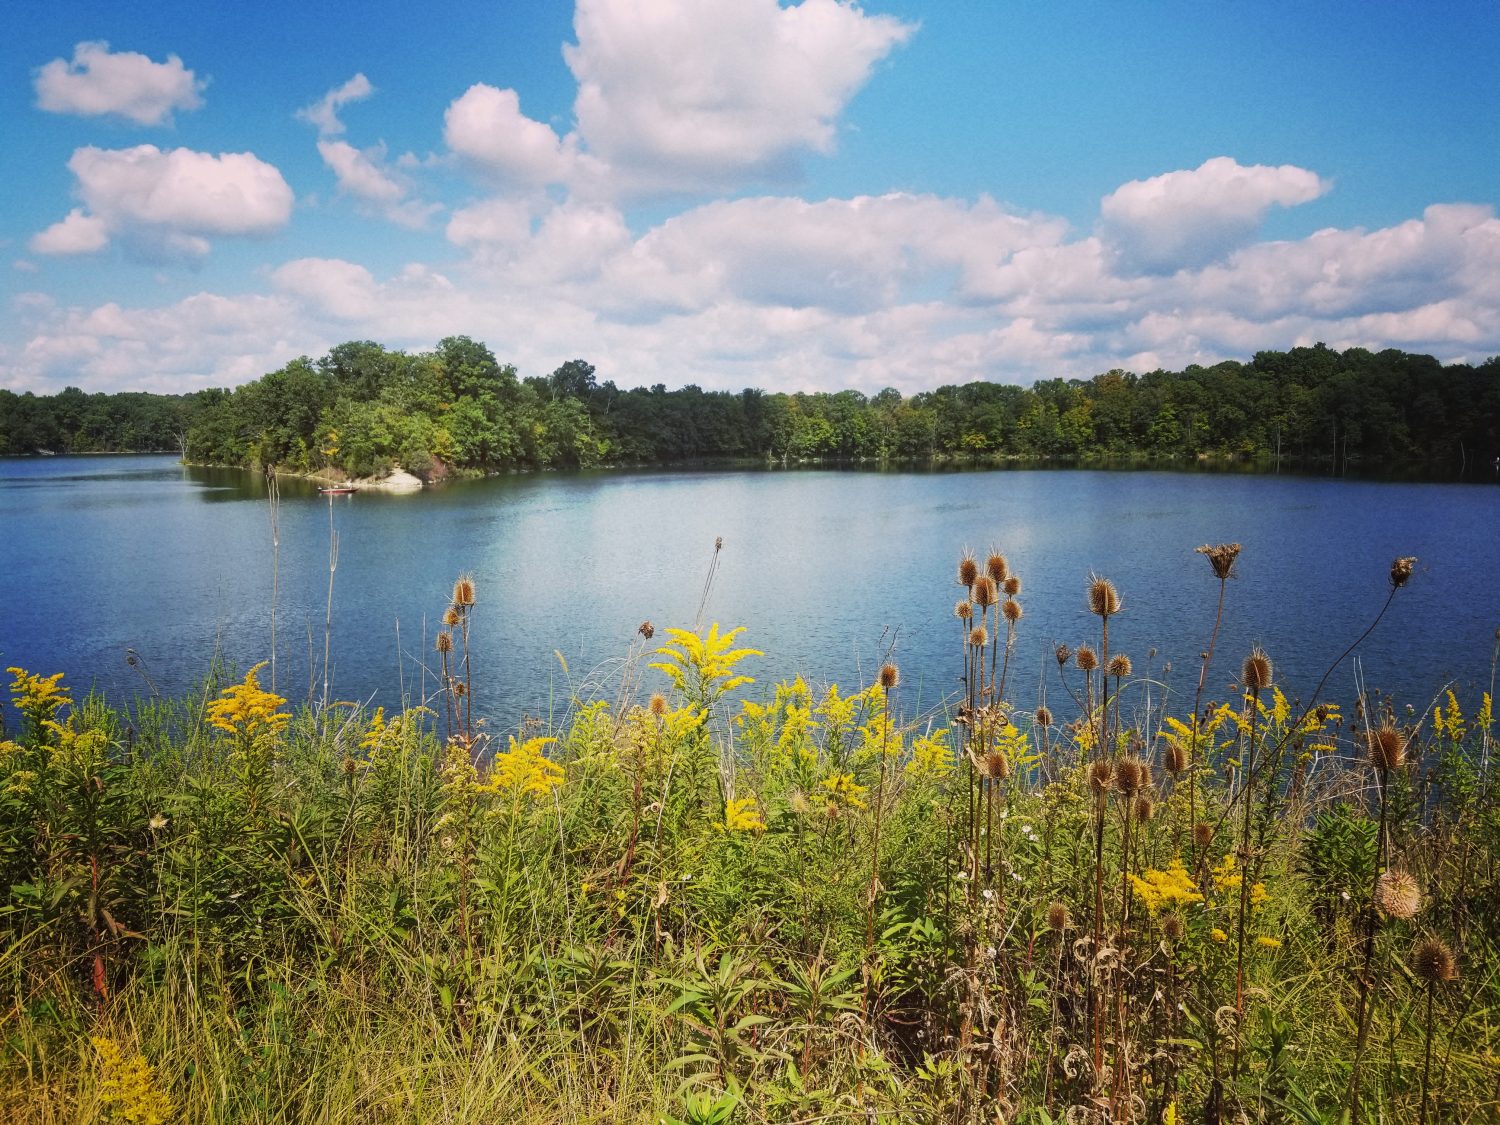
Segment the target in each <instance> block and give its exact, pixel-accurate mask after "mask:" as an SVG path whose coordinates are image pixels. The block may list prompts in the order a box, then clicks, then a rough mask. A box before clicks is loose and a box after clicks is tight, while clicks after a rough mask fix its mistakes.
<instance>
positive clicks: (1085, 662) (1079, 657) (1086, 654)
mask: <svg viewBox="0 0 1500 1125" xmlns="http://www.w3.org/2000/svg"><path fill="white" fill-rule="evenodd" d="M1073 663H1075V664H1077V665H1078V667H1079V668H1081V669H1083V671H1085V672H1092V671H1093V670H1094V669H1095V668H1097V667H1099V654H1098V653H1097V652H1095V651H1094V650H1093V649H1092V648H1091V647H1090V646H1088V645H1079V646H1078V649H1077V651H1076V652H1074V653H1073Z"/></svg>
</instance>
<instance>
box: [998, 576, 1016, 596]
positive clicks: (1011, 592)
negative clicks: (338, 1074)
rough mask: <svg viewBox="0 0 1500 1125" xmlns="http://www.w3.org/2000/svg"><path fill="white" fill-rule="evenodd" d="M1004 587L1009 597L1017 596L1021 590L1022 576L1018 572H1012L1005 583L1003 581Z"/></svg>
mask: <svg viewBox="0 0 1500 1125" xmlns="http://www.w3.org/2000/svg"><path fill="white" fill-rule="evenodd" d="M1002 589H1004V590H1005V593H1006V594H1007V595H1008V596H1009V597H1012V598H1013V597H1015V596H1016V595H1017V594H1019V593H1020V592H1021V576H1020V575H1018V574H1012V575H1011V576H1010V577H1009V578H1007V579H1006V580H1005V581H1004V583H1002Z"/></svg>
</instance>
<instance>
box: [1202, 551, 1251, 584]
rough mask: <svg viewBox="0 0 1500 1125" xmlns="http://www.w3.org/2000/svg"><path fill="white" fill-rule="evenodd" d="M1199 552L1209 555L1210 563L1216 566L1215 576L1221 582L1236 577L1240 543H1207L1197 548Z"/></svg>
mask: <svg viewBox="0 0 1500 1125" xmlns="http://www.w3.org/2000/svg"><path fill="white" fill-rule="evenodd" d="M1197 552H1198V554H1200V555H1206V556H1208V565H1209V566H1211V567H1213V568H1214V577H1215V578H1217V579H1218V580H1219V581H1220V582H1223V581H1225V580H1227V579H1230V578H1233V577H1234V560H1235V559H1237V558H1239V557H1240V545H1239V544H1238V543H1220V544H1218V545H1216V546H1213V547H1210V546H1209V545H1208V544H1206V543H1205V544H1204V545H1203V546H1202V547H1198V548H1197Z"/></svg>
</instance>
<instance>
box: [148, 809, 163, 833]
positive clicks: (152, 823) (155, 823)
mask: <svg viewBox="0 0 1500 1125" xmlns="http://www.w3.org/2000/svg"><path fill="white" fill-rule="evenodd" d="M166 826H167V818H166V817H164V816H162V814H161V813H157V814H156V815H155V816H153V817H152V818H151V819H150V820H148V821H147V822H146V827H147V828H149V829H151V831H153V832H160V831H161V830H162V829H163V828H165V827H166Z"/></svg>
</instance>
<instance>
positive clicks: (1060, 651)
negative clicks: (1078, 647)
mask: <svg viewBox="0 0 1500 1125" xmlns="http://www.w3.org/2000/svg"><path fill="white" fill-rule="evenodd" d="M1052 655H1053V656H1055V657H1057V666H1058V667H1059V668H1061V667H1062V666H1063V665H1064V664H1066V663H1067V662H1068V660H1069V658H1070V657H1071V656H1072V655H1073V650H1072V649H1070V648H1069V647H1068V646H1067V645H1058V646H1057V648H1055V649H1054V650H1053V652H1052Z"/></svg>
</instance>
